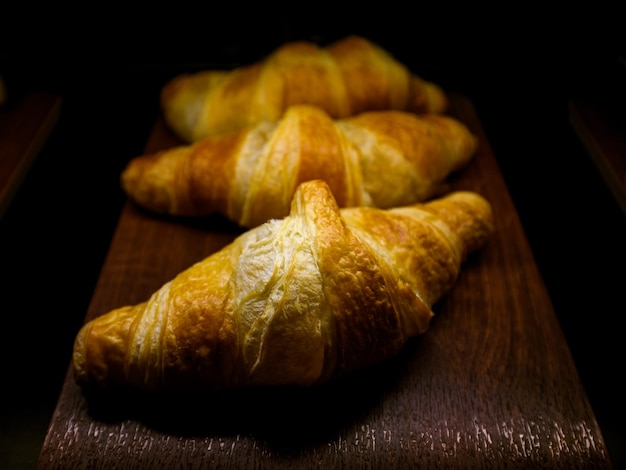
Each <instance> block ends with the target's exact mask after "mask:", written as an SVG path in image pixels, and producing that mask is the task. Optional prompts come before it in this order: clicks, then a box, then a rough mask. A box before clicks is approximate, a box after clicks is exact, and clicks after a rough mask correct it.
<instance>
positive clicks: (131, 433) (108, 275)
mask: <svg viewBox="0 0 626 470" xmlns="http://www.w3.org/2000/svg"><path fill="white" fill-rule="evenodd" d="M451 98H452V105H453V107H452V114H453V115H455V116H456V117H458V118H459V119H460V120H462V121H463V122H465V123H466V124H467V125H468V126H469V128H470V129H471V130H472V131H473V132H475V133H476V134H477V135H478V136H479V138H480V146H479V149H478V152H477V155H476V159H475V160H474V161H473V163H472V164H471V165H470V167H468V168H467V169H466V170H465V171H463V172H462V173H461V174H459V175H458V176H457V177H456V178H455V179H453V180H452V182H451V189H469V190H474V191H477V192H479V193H481V194H482V195H484V196H485V197H486V198H487V199H489V200H490V201H491V203H492V204H493V208H494V214H495V221H496V233H495V236H494V237H493V239H492V240H491V241H490V243H489V244H488V246H487V247H485V248H484V249H483V250H482V251H480V252H479V253H475V256H471V257H470V258H469V259H468V260H467V263H466V264H465V266H464V270H463V271H462V274H461V276H460V278H459V279H458V282H457V284H456V286H455V287H454V288H453V290H452V291H451V292H450V293H449V295H447V296H446V297H445V298H444V299H443V300H442V301H440V302H439V303H438V304H437V305H436V306H435V308H434V310H435V312H436V314H437V315H436V317H435V318H434V320H433V322H432V324H431V327H430V329H429V331H428V332H427V333H426V334H424V335H422V336H421V337H418V338H415V339H414V340H411V341H410V342H409V343H408V344H407V345H406V347H405V348H404V350H403V351H402V353H401V354H399V355H398V356H397V357H395V358H393V359H391V360H389V361H387V362H386V363H384V364H381V365H380V366H378V367H373V368H371V369H369V370H367V371H363V372H362V373H359V374H355V375H354V376H352V377H349V378H346V379H344V380H341V381H336V382H333V383H330V384H327V385H325V386H322V387H317V388H314V389H309V390H291V389H278V390H275V389H269V390H256V391H238V392H232V393H220V394H218V393H215V394H209V395H207V396H204V397H174V398H173V399H171V401H167V400H165V399H163V400H159V399H153V400H147V399H141V398H140V397H139V398H137V397H120V396H117V397H113V396H112V397H97V398H94V397H89V398H87V397H85V396H84V395H83V393H82V391H81V389H80V388H78V387H77V386H76V385H75V383H74V382H73V377H72V373H71V368H68V373H67V376H66V380H65V383H64V386H63V389H62V391H61V394H60V398H59V400H58V404H57V407H56V410H55V412H54V415H53V417H52V421H51V423H50V427H49V430H48V434H47V437H46V439H45V442H44V445H43V448H42V450H41V453H40V456H39V460H38V462H37V468H39V469H64V468H72V469H86V468H89V469H97V468H98V469H99V468H102V469H114V468H119V469H124V470H129V469H144V468H150V469H155V468H168V469H176V468H232V469H241V468H257V469H258V468H272V469H276V468H278V469H280V468H324V469H330V468H441V467H445V468H457V467H459V468H477V467H480V468H494V467H507V468H529V466H530V467H533V468H568V469H571V468H611V462H610V459H609V457H608V452H607V449H606V446H605V442H604V440H603V437H602V435H601V432H600V429H599V427H598V424H597V422H596V419H595V416H594V413H593V411H592V409H591V407H590V404H589V402H588V399H587V396H586V393H585V391H584V390H583V388H582V386H581V383H580V381H579V377H578V375H577V371H576V368H575V365H574V363H573V360H572V356H571V354H570V351H569V349H568V347H567V344H566V341H565V338H564V336H563V333H562V330H561V327H560V325H559V323H558V320H557V317H556V315H555V312H554V310H553V307H552V304H551V301H550V298H549V296H548V293H547V290H546V287H545V285H544V283H543V281H542V278H541V275H540V273H539V271H538V268H537V265H536V263H535V259H534V257H533V253H532V252H531V249H530V247H529V244H528V241H527V239H526V236H525V234H524V230H523V228H522V226H521V224H520V220H519V218H518V215H517V212H516V210H515V207H514V204H513V201H512V199H511V197H510V194H509V191H508V189H507V187H506V185H505V182H504V180H503V177H502V174H501V172H500V169H499V167H498V164H497V162H496V159H495V157H494V154H493V152H492V149H491V147H490V144H489V142H488V140H487V138H486V135H485V133H484V130H483V128H482V125H481V123H480V121H479V118H478V116H477V115H476V112H475V109H474V106H473V104H472V102H471V101H470V100H469V99H467V98H466V97H464V96H459V95H453V96H452V97H451ZM176 143H177V141H176V140H175V139H174V138H173V137H172V135H171V134H169V133H168V131H167V130H166V128H165V126H164V125H163V123H162V122H161V121H158V122H157V124H156V126H155V128H154V132H153V134H152V136H151V138H150V140H149V142H148V144H147V148H146V151H147V152H152V151H156V150H157V149H160V148H165V147H168V146H172V145H174V144H176ZM239 233H241V230H240V229H238V228H237V227H235V226H234V225H233V224H230V223H228V222H226V221H224V220H223V219H221V218H220V217H212V218H208V219H206V220H202V221H195V222H193V221H187V220H173V219H167V218H158V217H154V216H151V215H149V214H147V213H143V212H141V211H139V210H137V209H136V208H135V207H133V206H132V205H130V204H127V205H126V206H125V207H124V209H123V212H122V214H121V218H120V220H119V225H118V227H117V229H116V232H115V234H114V237H113V240H112V243H111V247H110V251H109V253H108V255H107V258H106V260H105V263H104V266H103V268H102V272H101V275H100V278H99V281H98V284H97V286H96V289H95V292H94V295H93V299H92V302H91V304H90V307H89V309H88V312H87V315H86V319H91V318H94V317H95V316H97V315H100V314H102V313H105V312H107V311H109V310H111V309H113V308H115V307H118V306H121V305H123V304H129V303H136V302H139V301H142V300H145V299H146V298H147V297H148V296H149V295H150V294H151V293H152V292H153V291H155V290H156V289H158V288H159V287H160V286H161V285H162V284H163V283H165V282H166V281H168V280H170V279H171V278H172V277H174V276H175V275H176V274H177V273H178V272H180V271H181V270H183V269H185V268H186V267H188V266H189V265H191V264H192V263H194V262H196V261H199V260H200V259H202V258H204V257H206V256H208V255H210V254H211V253H213V252H214V251H216V250H218V249H219V248H221V247H222V246H224V245H225V244H227V243H228V242H230V241H231V240H232V239H233V238H234V237H235V236H237V235H238V234H239Z"/></svg>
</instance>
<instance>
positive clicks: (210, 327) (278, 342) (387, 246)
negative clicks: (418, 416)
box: [73, 180, 493, 390]
mask: <svg viewBox="0 0 626 470" xmlns="http://www.w3.org/2000/svg"><path fill="white" fill-rule="evenodd" d="M492 230H493V224H492V214H491V206H490V205H489V203H488V202H487V201H486V200H485V199H484V198H482V197H481V196H479V195H478V194H476V193H472V192H455V193H452V194H450V195H448V196H445V197H443V198H441V199H437V200H433V201H432V202H428V203H424V204H416V205H413V206H406V207H403V208H396V209H389V210H382V209H375V208H363V207H359V208H344V209H340V208H339V207H338V205H337V204H336V201H335V200H334V198H333V196H332V193H331V191H330V189H329V187H328V185H327V184H326V183H325V182H323V181H320V180H314V181H309V182H306V183H303V184H302V185H301V186H300V187H299V188H298V191H297V192H296V194H295V196H294V198H293V203H292V207H291V213H290V215H289V216H287V217H286V218H284V219H281V220H272V221H269V222H267V223H265V224H262V225H261V226H259V227H257V228H254V229H251V230H248V231H247V232H245V233H243V234H241V235H240V236H239V237H238V238H236V239H235V240H234V241H233V242H232V243H231V244H229V245H227V246H226V247H224V248H223V249H221V250H220V251H218V252H216V253H214V254H213V255H210V256H209V257H207V258H206V259H204V260H202V261H200V262H198V263H196V264H195V265H193V266H191V267H189V268H188V269H186V270H185V271H183V272H181V273H180V274H179V275H178V276H176V277H175V278H174V279H172V280H171V281H170V282H168V283H166V284H164V285H163V286H162V287H161V288H160V289H159V290H157V291H156V292H155V293H154V294H153V295H152V296H151V297H150V298H149V299H148V300H146V301H145V302H142V303H140V304H137V305H130V306H124V307H121V308H118V309H115V310H113V311H111V312H108V313H106V314H104V315H102V316H100V317H97V318H95V319H93V320H91V321H89V322H87V323H86V324H85V325H84V326H83V327H82V329H81V330H80V332H79V333H78V335H77V337H76V341H75V347H74V353H73V364H74V372H75V378H76V380H77V382H78V383H79V384H81V385H83V386H95V387H102V388H108V387H137V388H140V389H148V390H163V389H177V388H186V387H194V388H204V387H208V388H211V389H223V388H230V387H243V386H276V385H296V386H311V385H314V384H319V383H322V382H325V381H327V380H329V379H331V378H333V377H337V376H341V375H343V374H347V373H350V372H353V371H355V370H359V369H363V368H366V367H368V366H370V365H372V364H375V363H378V362H380V361H383V360H385V359H387V358H389V357H391V356H392V355H394V354H396V353H397V352H398V351H399V350H400V349H401V348H402V347H403V345H404V344H405V342H406V341H407V340H408V338H410V337H412V336H415V335H419V334H422V333H424V332H425V331H426V330H427V328H428V326H429V322H430V320H431V317H432V316H433V312H432V310H431V308H432V306H433V305H434V303H436V302H437V301H438V300H439V299H440V298H441V297H442V296H443V295H445V293H446V292H448V291H449V290H450V289H451V288H452V286H453V285H454V283H455V281H456V279H457V277H458V275H459V273H460V267H461V264H462V262H463V260H464V259H465V257H466V256H467V254H468V253H469V252H470V251H473V250H477V249H479V248H480V247H482V246H483V245H484V244H485V243H486V241H487V240H488V238H489V235H490V233H491V232H492Z"/></svg>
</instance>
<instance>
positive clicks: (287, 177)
mask: <svg viewBox="0 0 626 470" xmlns="http://www.w3.org/2000/svg"><path fill="white" fill-rule="evenodd" d="M476 146H477V139H476V137H475V136H474V135H473V134H472V133H471V132H470V131H469V129H468V128H467V127H466V126H465V125H464V124H463V123H461V122H460V121H457V120H456V119H454V118H452V117H448V116H441V115H434V114H425V115H420V116H418V115H414V114H410V113H405V112H401V111H376V112H368V113H363V114H361V115H358V116H355V117H352V118H347V119H345V120H332V119H331V117H330V116H329V115H328V114H327V113H325V112H324V111H322V110H321V109H319V108H315V107H312V106H306V105H301V106H293V107H291V108H289V110H288V111H287V113H286V114H285V115H284V117H283V118H282V119H281V120H280V121H279V122H278V123H272V122H268V121H266V122H262V123H261V124H258V125H256V126H253V127H251V128H249V129H246V130H243V131H239V132H234V133H229V134H223V135H220V136H213V137H207V138H205V139H203V140H201V141H198V142H196V143H195V144H192V145H187V146H180V147H176V148H173V149H168V150H165V151H162V152H159V153H158V154H157V155H146V156H140V157H136V158H135V159H133V160H131V161H130V162H129V164H128V165H127V167H126V168H125V169H124V171H123V173H122V175H121V184H122V187H123V188H124V190H125V192H126V194H127V195H128V196H129V198H130V199H131V200H133V201H135V202H136V203H137V204H139V205H140V206H143V207H144V208H147V209H149V210H152V211H155V212H161V213H168V214H172V215H183V216H205V215H209V214H212V213H214V212H218V213H221V214H223V215H225V216H226V217H228V218H229V219H231V220H232V221H234V222H236V223H238V224H239V225H241V226H243V227H247V228H250V227H255V226H257V225H259V224H261V223H263V222H265V221H267V220H269V219H272V218H283V217H285V216H286V215H287V214H288V213H289V204H290V201H291V198H292V197H293V195H294V193H295V191H296V188H297V187H298V185H299V184H301V183H303V182H304V181H309V180H312V179H323V180H325V181H326V182H327V183H328V185H329V186H330V188H331V191H332V192H333V195H334V196H335V199H336V201H337V203H338V204H339V205H340V207H350V206H373V207H379V208H383V209H384V208H389V207H396V206H402V205H407V204H412V203H414V202H419V201H423V200H426V199H428V198H430V197H432V196H434V195H435V194H437V193H438V192H440V190H441V188H442V186H443V185H444V184H445V181H446V179H447V178H448V177H449V175H450V174H451V173H453V172H455V171H458V170H460V169H462V168H463V167H464V166H466V165H467V164H469V162H470V161H471V159H472V158H473V156H474V153H475V150H476Z"/></svg>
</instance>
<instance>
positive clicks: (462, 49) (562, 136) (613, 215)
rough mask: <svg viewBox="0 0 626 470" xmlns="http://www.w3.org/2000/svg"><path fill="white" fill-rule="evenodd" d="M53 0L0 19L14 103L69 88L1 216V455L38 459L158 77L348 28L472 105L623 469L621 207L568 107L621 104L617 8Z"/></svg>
mask: <svg viewBox="0 0 626 470" xmlns="http://www.w3.org/2000/svg"><path fill="white" fill-rule="evenodd" d="M296 7H297V8H296ZM59 8H60V7H58V6H55V7H54V9H52V8H51V7H47V9H41V8H38V9H31V7H30V6H25V7H21V8H19V9H18V8H15V10H9V13H8V14H7V15H6V16H4V17H2V16H0V18H1V19H0V21H1V24H0V29H1V30H2V33H1V36H0V39H1V41H0V74H2V75H3V76H4V77H5V80H6V83H7V87H8V91H9V98H10V101H9V103H8V106H11V105H12V104H13V103H14V102H15V101H16V100H17V99H18V97H19V96H21V95H22V94H23V93H28V92H30V91H50V92H53V93H57V94H59V95H60V96H62V98H63V105H62V111H61V117H60V119H59V122H58V124H57V126H56V128H55V130H54V132H53V133H52V135H51V136H50V138H49V140H48V142H47V143H46V145H45V146H44V148H43V149H42V151H41V152H40V154H39V156H38V158H37V160H36V161H35V163H34V165H33V167H32V168H31V171H30V173H29V175H28V177H27V178H26V180H25V181H24V183H23V184H22V186H21V188H20V190H19V191H18V193H17V194H16V195H15V198H14V200H13V203H12V205H11V206H10V207H9V209H8V210H7V212H6V213H5V215H4V217H3V218H2V219H0V283H1V284H0V285H1V287H0V295H1V296H2V303H1V304H0V305H1V307H0V315H1V323H0V325H1V330H0V331H1V332H2V340H1V341H0V343H1V345H0V353H1V357H2V359H3V366H4V367H3V374H2V376H3V378H4V379H5V380H3V381H2V383H3V384H4V385H3V389H4V392H5V397H6V398H5V399H4V401H3V405H2V408H1V411H0V419H1V422H0V438H1V440H0V467H1V466H2V465H3V464H5V463H6V464H7V465H8V466H9V468H32V466H33V465H34V462H35V460H36V458H37V454H38V452H39V449H40V447H41V445H42V443H43V438H44V436H45V433H46V430H47V425H48V423H49V420H50V418H51V415H52V412H53V410H54V406H55V404H56V400H57V398H58V393H59V391H60V388H61V385H62V382H63V380H64V376H65V372H66V370H67V366H68V364H69V361H70V353H71V347H72V341H73V338H74V336H75V334H76V332H77V330H78V328H79V327H80V325H81V324H82V322H83V319H84V316H85V313H86V310H87V307H88V304H89V301H90V299H91V295H92V292H93V289H94V287H95V283H96V280H97V277H98V274H99V269H100V266H101V265H102V262H103V261H104V257H105V255H106V251H107V248H108V245H109V243H110V240H111V236H112V234H113V231H114V229H115V225H116V221H117V219H118V217H119V214H120V210H121V208H122V205H123V203H124V201H125V199H124V196H123V194H122V192H121V189H120V187H119V173H120V171H121V169H122V168H123V166H124V165H125V163H126V162H127V161H128V160H129V159H130V158H132V157H134V156H136V155H138V154H140V153H141V152H142V150H143V146H144V144H145V142H146V140H147V137H148V134H149V132H150V130H151V128H152V125H153V123H154V119H155V118H156V116H157V114H158V112H159V110H158V93H159V90H160V88H161V86H162V85H163V84H164V83H165V81H166V80H168V79H169V78H171V77H173V76H174V75H176V74H178V73H181V72H185V71H192V70H197V69H202V68H217V67H219V68H231V67H234V66H238V65H244V64H247V63H250V62H252V61H256V60H260V59H261V58H262V57H263V56H264V55H266V54H268V53H269V52H271V51H272V50H273V49H275V48H276V47H277V46H278V45H280V44H282V43H283V42H286V41H292V40H296V39H307V40H312V41H316V42H318V43H320V44H327V43H330V42H332V41H333V40H336V39H339V38H341V37H344V36H346V35H348V34H360V35H363V36H365V37H367V38H369V39H370V40H372V41H374V42H377V43H378V44H379V45H381V46H382V47H383V48H385V49H386V50H387V51H389V52H390V53H392V54H393V55H394V56H395V57H396V58H397V59H398V60H400V61H401V62H403V63H405V64H406V65H407V66H408V67H409V68H410V69H412V70H413V71H414V72H416V73H417V74H419V75H421V76H422V77H423V78H426V79H429V80H432V81H434V82H437V83H439V84H441V85H442V86H443V87H444V88H445V89H447V90H449V91H456V92H459V93H463V94H465V95H467V96H468V97H469V98H471V100H472V101H473V103H474V104H475V106H476V109H477V112H478V115H479V118H480V119H481V122H482V123H483V125H484V127H485V130H486V132H487V136H488V138H489V141H490V143H491V145H492V148H493V150H494V153H495V155H496V157H497V159H498V161H499V164H500V166H501V169H502V172H503V175H504V177H505V180H506V182H507V185H508V186H509V189H510V192H511V195H512V196H513V199H514V202H515V205H516V207H517V209H518V213H519V215H520V218H521V220H522V223H523V225H524V228H525V230H526V233H527V236H528V238H529V241H530V243H531V246H532V249H533V253H534V254H535V257H536V261H537V264H538V266H539V269H540V271H541V274H542V276H543V278H544V281H545V283H546V285H547V287H548V290H549V292H550V295H551V298H552V301H553V303H554V308H555V311H556V314H557V316H558V318H559V320H560V321H561V324H562V326H563V330H564V332H565V334H566V337H567V340H568V343H569V345H570V347H571V350H572V354H573V356H574V359H575V361H576V364H577V366H578V369H579V373H580V377H581V381H582V382H583V385H584V386H585V388H586V390H587V393H588V396H589V398H590V400H591V403H592V406H593V408H594V411H595V413H596V417H597V419H598V422H599V424H600V426H601V427H602V430H603V434H604V437H605V439H606V441H607V444H608V445H609V450H610V452H611V454H612V457H613V460H614V462H615V464H616V466H617V467H618V468H625V467H624V465H625V464H624V462H625V460H624V450H623V445H624V444H626V440H625V439H624V431H623V429H624V425H623V423H624V406H623V402H622V398H621V397H622V395H623V394H622V392H623V390H624V389H623V385H622V383H621V376H622V374H623V358H624V357H625V355H624V346H623V344H624V340H623V333H622V331H623V330H622V329H621V317H622V316H623V315H624V313H626V310H625V307H624V300H623V296H624V291H625V290H626V283H625V281H626V277H625V276H624V269H625V267H626V263H625V262H626V256H625V250H624V241H625V240H626V237H625V235H626V227H625V224H624V221H625V218H624V214H623V212H622V211H621V209H620V207H619V206H618V204H617V203H616V201H615V199H614V198H613V196H612V194H611V193H610V192H609V190H608V188H607V186H606V184H605V182H604V180H603V179H602V178H601V177H600V175H599V173H598V171H597V170H596V168H595V167H594V165H593V162H592V160H591V159H590V158H589V155H588V153H587V152H586V150H585V148H584V147H583V146H582V145H581V143H580V141H579V140H578V137H577V135H576V134H575V132H574V131H573V129H572V127H571V125H570V122H569V117H568V108H567V103H568V100H569V99H572V98H592V99H594V100H597V101H598V102H602V103H604V104H606V105H607V106H610V107H611V108H612V109H616V110H619V111H618V112H623V111H621V110H623V109H624V104H626V98H625V89H626V72H625V69H626V64H625V61H626V48H625V47H624V46H625V44H626V42H625V41H624V38H625V37H624V34H623V31H622V29H623V27H622V25H621V24H619V19H620V18H621V16H620V13H619V12H618V11H617V10H615V11H613V10H602V8H601V7H600V6H599V4H597V3H596V4H593V5H588V4H583V5H581V6H580V7H579V8H580V9H579V10H572V9H571V8H569V9H564V10H559V11H554V12H550V11H548V10H546V9H545V7H544V8H541V9H539V8H537V9H533V8H531V7H530V6H528V5H526V6H525V7H524V9H522V8H521V7H519V8H518V7H515V6H507V8H506V9H502V8H501V7H496V8H490V9H484V10H481V9H480V8H478V7H477V6H476V5H469V6H466V7H465V8H464V9H463V10H459V9H458V8H457V7H454V6H452V5H450V6H448V5H445V6H442V7H441V8H434V7H432V6H430V7H428V8H425V7H424V6H423V5H421V4H419V3H402V4H396V3H394V2H384V4H376V5H375V8H374V7H372V8H370V9H367V8H366V7H365V6H364V4H359V5H358V6H354V7H350V6H349V5H344V8H343V10H342V13H341V14H339V13H338V11H337V8H339V6H338V5H337V4H335V5H330V6H324V5H322V4H315V6H314V5H312V4H297V5H295V4H294V5H293V8H291V9H285V10H279V9H274V11H271V9H269V10H268V9H267V8H263V7H257V8H255V9H254V10H250V9H249V7H246V6H245V5H237V6H233V7H231V8H226V7H224V8H220V9H215V8H214V7H213V6H210V5H209V6H207V7H205V8H204V9H200V10H199V9H198V8H197V6H192V5H184V4H176V5H168V4H165V5H164V6H162V7H150V9H151V13H150V14H147V13H146V11H142V12H141V13H139V14H136V13H135V14H133V13H131V12H129V11H127V9H114V8H113V7H112V6H102V9H101V10H100V9H98V8H92V9H91V10H89V11H86V10H81V9H74V10H71V11H69V10H68V11H62V10H60V9H59ZM383 8H384V10H383ZM146 9H149V8H148V7H146ZM157 9H158V11H154V10H157ZM622 116H623V114H622ZM625 129H626V127H625ZM0 158H1V156H0Z"/></svg>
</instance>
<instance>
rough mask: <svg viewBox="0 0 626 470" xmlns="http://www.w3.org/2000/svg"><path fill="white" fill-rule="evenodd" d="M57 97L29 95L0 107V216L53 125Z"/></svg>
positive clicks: (59, 105) (58, 106) (37, 94)
mask: <svg viewBox="0 0 626 470" xmlns="http://www.w3.org/2000/svg"><path fill="white" fill-rule="evenodd" d="M60 108H61V98H60V97H59V96H57V95H54V94H52V93H43V92H42V93H35V92H33V93H29V94H26V95H24V96H22V97H19V99H18V98H16V102H15V103H13V102H7V104H5V105H4V106H3V107H1V108H0V217H2V216H3V215H4V212H5V210H6V208H7V207H8V205H9V204H10V202H11V200H12V199H13V195H14V194H15V192H16V191H17V189H18V188H19V186H20V184H21V183H22V181H23V179H24V177H25V175H26V174H27V172H28V170H29V168H30V166H31V164H32V162H33V161H34V159H35V157H36V156H37V154H38V152H39V150H40V149H41V146H42V145H43V144H44V142H45V141H46V139H47V138H48V136H49V134H50V132H51V131H52V129H53V128H54V125H55V124H56V123H57V120H58V117H59V112H60Z"/></svg>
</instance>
